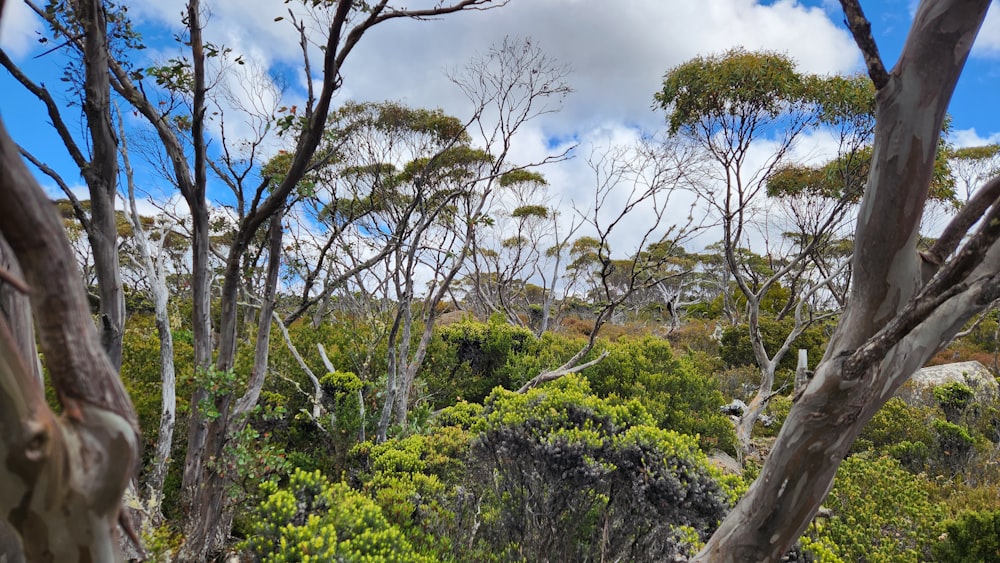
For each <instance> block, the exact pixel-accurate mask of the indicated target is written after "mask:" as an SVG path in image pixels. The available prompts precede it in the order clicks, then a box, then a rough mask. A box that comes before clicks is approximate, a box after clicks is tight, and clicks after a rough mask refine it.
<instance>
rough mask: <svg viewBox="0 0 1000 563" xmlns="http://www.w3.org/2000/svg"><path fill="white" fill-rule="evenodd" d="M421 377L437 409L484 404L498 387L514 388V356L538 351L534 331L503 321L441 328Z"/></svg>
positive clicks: (471, 322) (469, 323)
mask: <svg viewBox="0 0 1000 563" xmlns="http://www.w3.org/2000/svg"><path fill="white" fill-rule="evenodd" d="M435 340H438V342H435V343H434V344H433V345H432V347H431V350H430V351H429V353H428V355H427V357H426V359H425V360H424V364H423V365H422V366H421V372H420V377H421V378H422V379H423V380H424V381H425V382H426V383H427V390H428V392H429V393H430V394H431V396H432V397H433V402H434V405H435V406H436V407H438V408H440V407H445V406H448V405H452V404H454V403H455V401H457V400H468V401H473V402H480V401H482V400H483V399H484V398H485V397H486V395H487V394H488V393H489V392H490V391H491V390H492V389H493V388H494V387H497V386H501V387H511V386H512V385H513V381H512V380H511V375H512V374H511V370H510V369H509V366H510V363H511V361H512V360H513V357H514V356H516V355H521V354H526V353H528V352H529V351H530V350H532V349H534V348H535V344H536V338H535V336H534V335H533V334H532V333H531V331H529V330H527V329H525V328H521V327H516V326H512V325H510V324H507V323H506V322H503V321H502V320H490V322H488V323H481V322H477V321H472V320H468V321H462V322H459V323H455V324H451V325H448V326H444V327H440V328H439V329H437V331H435Z"/></svg>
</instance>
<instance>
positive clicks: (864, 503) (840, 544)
mask: <svg viewBox="0 0 1000 563" xmlns="http://www.w3.org/2000/svg"><path fill="white" fill-rule="evenodd" d="M928 485H929V483H928V482H927V480H926V478H925V477H923V476H922V475H913V474H912V473H909V472H908V471H906V470H905V469H903V468H902V467H901V466H900V464H899V462H898V461H896V460H895V459H893V458H891V457H888V456H885V457H880V458H877V459H871V458H869V457H867V456H866V455H864V454H858V455H853V456H851V457H849V458H847V459H846V460H844V462H843V463H842V464H841V466H840V468H839V470H838V471H837V476H836V479H835V480H834V485H833V489H832V490H831V492H830V495H829V497H828V498H827V501H826V503H825V504H826V506H828V507H829V508H830V509H832V510H833V513H834V516H833V517H832V518H830V519H829V520H828V521H827V522H826V523H824V524H822V525H818V526H816V527H815V528H811V529H810V531H809V532H808V533H809V534H810V535H811V537H812V539H821V540H827V541H829V542H830V543H832V544H834V545H836V548H837V552H838V553H837V555H838V556H839V557H841V558H842V559H844V560H845V561H886V562H890V561H891V562H900V563H906V562H913V563H917V562H919V561H926V560H927V559H928V558H929V557H930V555H931V553H930V551H931V546H932V545H933V543H934V541H935V540H936V538H937V537H938V536H939V535H940V534H941V521H942V520H943V519H944V516H945V509H944V506H943V505H941V504H940V503H935V502H932V501H931V500H930V498H929V495H928V492H927V491H928V488H929V487H928Z"/></svg>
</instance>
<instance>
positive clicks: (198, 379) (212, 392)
mask: <svg viewBox="0 0 1000 563" xmlns="http://www.w3.org/2000/svg"><path fill="white" fill-rule="evenodd" d="M240 380H241V377H240V376H239V375H237V373H236V371H235V370H227V371H219V370H217V369H215V368H214V367H207V368H199V369H198V370H196V371H195V378H194V384H195V387H197V388H199V389H204V390H205V391H206V393H205V396H204V397H202V399H201V400H200V401H199V402H198V405H197V408H198V410H199V412H201V414H202V416H204V417H205V418H207V419H209V420H214V419H216V418H219V416H221V414H222V413H221V412H220V410H219V401H220V400H222V399H223V398H224V397H228V396H231V395H232V393H233V392H234V391H235V389H236V387H237V385H239V383H240Z"/></svg>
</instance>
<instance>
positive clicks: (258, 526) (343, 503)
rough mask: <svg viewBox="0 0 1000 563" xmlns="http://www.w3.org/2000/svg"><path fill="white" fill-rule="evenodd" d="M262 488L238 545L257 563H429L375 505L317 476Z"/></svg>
mask: <svg viewBox="0 0 1000 563" xmlns="http://www.w3.org/2000/svg"><path fill="white" fill-rule="evenodd" d="M263 488H264V492H265V493H266V494H267V495H268V496H267V498H266V499H265V500H264V501H263V502H262V503H261V504H260V505H259V506H257V508H256V509H255V510H254V511H253V515H252V523H251V526H250V535H249V536H248V539H247V540H246V541H245V542H243V543H242V544H241V545H240V548H241V549H243V550H246V551H247V552H248V553H249V554H250V556H251V557H253V558H254V560H256V561H263V562H267V563H279V562H282V563H283V562H286V561H287V562H291V561H359V562H360V561H366V562H371V563H393V562H398V563H408V562H420V561H427V562H430V561H433V559H431V558H428V557H424V556H422V555H420V554H418V553H416V552H415V551H414V549H413V547H412V546H411V545H410V542H409V541H408V540H407V539H406V537H405V536H404V535H403V533H402V532H401V531H400V530H399V529H398V528H397V527H395V526H393V525H391V524H390V523H389V522H388V521H387V520H386V519H385V516H383V515H382V511H381V510H380V509H379V507H378V505H376V504H375V503H374V502H372V501H371V500H369V499H368V498H366V497H365V496H364V495H362V494H360V493H358V492H356V491H354V490H353V489H351V488H350V487H348V486H347V485H345V484H343V483H331V482H329V481H327V480H326V479H325V478H324V477H323V475H322V474H321V473H320V472H319V471H314V472H305V471H302V470H300V469H296V470H295V471H294V472H293V473H292V475H291V477H290V479H289V483H288V485H287V486H286V487H284V488H279V487H278V486H277V485H275V484H273V483H265V484H264V485H263Z"/></svg>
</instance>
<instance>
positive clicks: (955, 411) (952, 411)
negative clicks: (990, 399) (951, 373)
mask: <svg viewBox="0 0 1000 563" xmlns="http://www.w3.org/2000/svg"><path fill="white" fill-rule="evenodd" d="M934 398H935V399H937V402H938V404H939V405H940V406H941V410H942V411H944V415H945V417H946V418H947V419H948V422H958V421H959V420H961V418H962V414H963V413H964V412H965V409H967V408H968V407H969V404H970V403H971V402H972V400H973V399H974V398H975V392H974V391H973V390H972V387H969V386H968V385H966V384H964V383H959V382H957V381H953V382H951V383H947V384H945V385H938V386H937V387H935V388H934Z"/></svg>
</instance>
